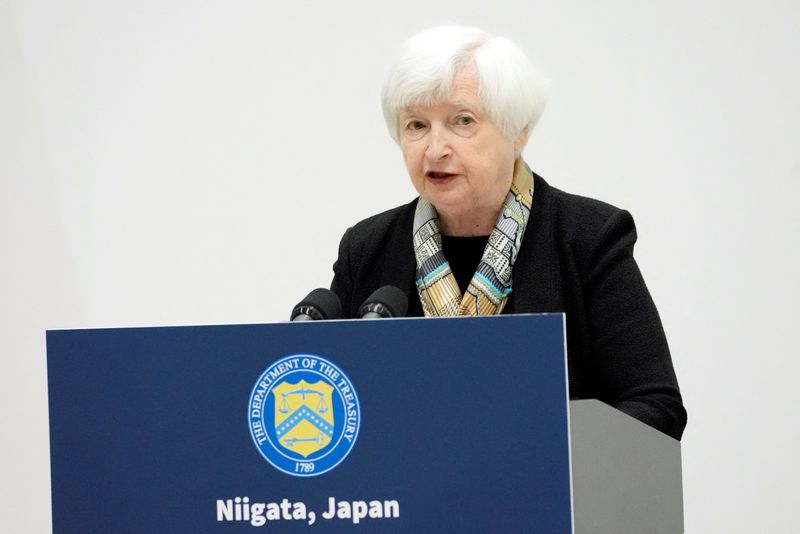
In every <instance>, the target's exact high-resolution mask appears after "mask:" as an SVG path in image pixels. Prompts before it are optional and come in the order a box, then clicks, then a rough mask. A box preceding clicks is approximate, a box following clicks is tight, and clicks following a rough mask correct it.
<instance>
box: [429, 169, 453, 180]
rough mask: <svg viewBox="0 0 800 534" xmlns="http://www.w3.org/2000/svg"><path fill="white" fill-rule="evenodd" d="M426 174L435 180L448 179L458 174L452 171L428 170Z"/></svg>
mask: <svg viewBox="0 0 800 534" xmlns="http://www.w3.org/2000/svg"><path fill="white" fill-rule="evenodd" d="M425 176H427V177H428V178H432V179H434V180H446V179H447V178H452V177H453V176H456V174H453V173H451V172H436V171H428V172H427V173H425Z"/></svg>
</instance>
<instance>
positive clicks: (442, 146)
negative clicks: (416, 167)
mask: <svg viewBox="0 0 800 534" xmlns="http://www.w3.org/2000/svg"><path fill="white" fill-rule="evenodd" d="M451 154H452V147H451V146H450V139H449V137H448V135H447V132H446V131H444V129H443V128H439V127H432V128H431V130H430V134H429V135H428V148H427V149H426V150H425V157H427V158H428V159H429V160H430V161H440V160H443V159H446V158H447V157H448V156H450V155H451Z"/></svg>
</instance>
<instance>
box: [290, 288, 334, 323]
mask: <svg viewBox="0 0 800 534" xmlns="http://www.w3.org/2000/svg"><path fill="white" fill-rule="evenodd" d="M341 317H342V303H341V302H339V297H337V296H336V293H334V292H333V291H331V290H330V289H325V288H324V287H319V288H317V289H315V290H314V291H312V292H311V293H309V294H308V295H307V296H306V298H304V299H303V300H301V301H300V303H299V304H297V306H295V307H294V309H293V310H292V316H291V319H289V320H290V321H322V320H325V319H340V318H341Z"/></svg>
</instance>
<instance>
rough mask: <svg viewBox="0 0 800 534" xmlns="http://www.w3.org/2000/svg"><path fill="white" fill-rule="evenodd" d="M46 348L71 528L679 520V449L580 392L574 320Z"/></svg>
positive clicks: (297, 528) (636, 524)
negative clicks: (569, 347)
mask: <svg viewBox="0 0 800 534" xmlns="http://www.w3.org/2000/svg"><path fill="white" fill-rule="evenodd" d="M47 350H48V380H49V393H50V443H51V472H52V497H53V528H54V532H56V533H57V534H58V533H62V532H67V533H72V532H74V533H89V532H98V533H99V532H102V533H109V532H134V533H150V532H152V533H162V532H164V533H166V532H169V533H182V532H187V533H188V532H191V533H194V532H203V533H207V532H208V533H211V532H247V531H251V530H252V529H254V528H255V529H258V528H262V529H264V530H265V531H267V532H286V533H292V532H323V533H327V532H355V531H360V532H403V533H425V532H454V533H455V532H458V533H468V532H487V533H488V532H498V533H515V532H542V533H547V534H558V533H565V534H566V533H571V532H615V533H618V534H619V533H624V532H643V531H647V532H681V531H682V507H681V494H680V491H681V488H680V449H679V445H678V444H677V442H675V441H674V440H671V438H668V437H666V436H663V435H662V434H660V433H658V432H657V431H655V430H652V429H649V428H647V427H645V426H644V425H642V424H641V423H638V422H636V421H634V420H632V419H630V418H628V417H627V416H624V415H622V414H619V413H618V412H616V411H615V410H613V409H611V408H609V407H606V406H605V405H601V404H600V403H597V402H596V401H584V402H581V403H572V404H571V405H570V404H569V403H568V398H567V379H566V365H565V362H566V356H565V342H564V317H563V315H561V314H552V315H518V316H502V317H488V318H487V317H484V318H456V319H394V320H373V321H366V320H364V321H323V322H305V323H281V324H265V325H232V326H198V327H166V328H164V327H160V328H121V329H117V328H115V329H93V330H55V331H49V332H48V333H47ZM570 415H571V416H572V420H570ZM570 436H572V444H571V443H570ZM576 440H580V443H578V442H577V441H576ZM620 440H623V441H624V447H621V446H620ZM641 466H646V469H642V468H640V467H641ZM643 525H645V526H647V527H648V529H647V530H641V527H642V526H643ZM637 529H638V530H637Z"/></svg>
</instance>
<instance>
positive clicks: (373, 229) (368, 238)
mask: <svg viewBox="0 0 800 534" xmlns="http://www.w3.org/2000/svg"><path fill="white" fill-rule="evenodd" d="M416 205H417V200H416V199H414V200H413V201H412V202H409V203H408V204H404V205H402V206H398V207H396V208H392V209H390V210H386V211H384V212H382V213H378V214H377V215H373V216H371V217H367V218H366V219H364V220H362V221H359V222H357V223H356V224H354V225H353V226H352V227H351V228H350V229H349V230H348V233H349V238H350V239H351V240H352V243H353V245H363V244H365V243H374V244H379V243H382V242H383V241H384V239H385V237H386V236H387V234H389V232H391V231H393V230H394V229H395V228H396V227H397V225H398V224H399V223H400V222H401V221H405V220H407V219H409V218H411V219H413V217H414V208H415V206H416Z"/></svg>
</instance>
